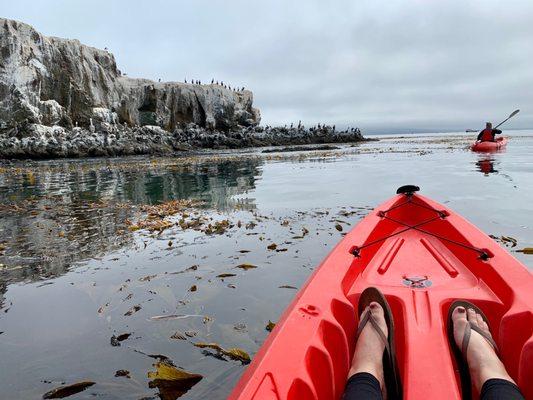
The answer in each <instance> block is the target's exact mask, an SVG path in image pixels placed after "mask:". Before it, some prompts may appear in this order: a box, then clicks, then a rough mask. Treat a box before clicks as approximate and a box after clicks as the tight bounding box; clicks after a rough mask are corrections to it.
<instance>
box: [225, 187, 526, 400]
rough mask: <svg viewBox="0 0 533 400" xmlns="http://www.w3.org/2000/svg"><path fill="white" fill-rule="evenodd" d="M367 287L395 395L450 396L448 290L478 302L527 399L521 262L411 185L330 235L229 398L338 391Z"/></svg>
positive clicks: (327, 395) (453, 378)
mask: <svg viewBox="0 0 533 400" xmlns="http://www.w3.org/2000/svg"><path fill="white" fill-rule="evenodd" d="M412 226H416V227H415V228H409V227H412ZM472 248H474V250H473V249H472ZM354 254H355V255H354ZM369 286H375V287H377V288H379V289H380V290H381V291H382V292H383V293H384V294H385V296H386V298H387V300H388V302H389V303H390V306H391V309H392V313H393V317H394V324H395V335H396V336H395V337H396V348H397V357H398V363H399V367H400V373H401V379H402V385H403V390H404V398H405V399H416V400H418V399H420V400H422V399H424V400H425V399H427V398H431V399H442V400H444V399H446V400H449V399H460V380H459V376H458V375H457V374H456V372H455V371H456V366H455V361H454V359H453V353H452V351H451V349H450V347H449V346H448V342H447V336H446V315H447V312H448V308H449V306H450V304H451V303H452V302H453V301H454V300H456V299H464V300H468V301H470V302H472V303H474V304H476V305H477V306H478V307H480V308H481V309H482V310H483V311H484V313H485V314H486V315H487V317H488V319H489V321H490V325H491V327H492V330H493V332H492V333H493V336H494V338H495V340H496V342H497V343H498V345H499V348H500V351H501V355H502V359H503V361H504V363H505V365H506V367H507V369H508V371H509V373H510V375H511V376H512V377H513V378H514V379H515V380H516V381H517V383H518V384H519V386H520V387H521V389H522V391H523V392H524V394H525V396H526V398H533V381H532V380H531V377H532V376H533V367H532V366H533V277H532V275H531V273H530V272H529V271H528V270H527V269H526V268H525V266H523V265H522V264H521V263H520V262H519V261H517V260H516V259H515V258H513V257H512V256H511V255H510V254H509V253H508V252H507V251H506V250H504V249H503V248H502V247H500V246H499V245H498V244H497V243H496V242H494V241H493V240H492V239H491V238H489V237H488V236H487V235H486V234H484V233H483V232H481V231H480V230H479V229H477V228H476V227H475V226H473V225H472V224H470V223H469V222H468V221H466V220H465V219H463V218H462V217H460V216H459V215H457V214H455V213H453V212H452V211H451V210H448V209H447V208H445V207H444V206H442V205H440V204H438V203H436V202H434V201H432V200H430V199H428V198H426V197H424V196H420V195H416V194H415V195H412V196H410V195H409V196H408V195H404V194H400V195H397V196H395V197H393V198H392V199H390V200H389V201H387V202H385V203H383V204H382V205H380V206H379V207H377V208H376V209H375V210H373V211H372V212H371V213H370V214H369V215H368V216H366V217H365V218H364V219H363V220H362V221H361V222H360V223H359V224H358V225H357V226H356V227H355V228H354V229H353V230H352V231H350V232H349V233H348V234H347V235H346V236H345V237H344V238H343V239H342V240H341V241H340V243H339V244H338V245H337V246H336V247H335V249H334V250H333V251H332V252H331V253H330V254H329V255H328V256H327V257H326V259H325V260H324V261H323V262H322V264H321V265H320V266H319V267H318V268H317V269H316V270H315V272H314V273H313V275H312V276H311V277H310V278H309V279H308V281H307V283H306V285H305V286H304V287H303V288H302V289H301V290H300V291H299V292H298V294H297V295H296V297H295V299H294V300H293V301H292V303H291V304H290V305H289V306H288V308H287V309H286V310H285V312H284V314H283V316H282V317H281V318H280V320H279V321H278V323H277V325H276V327H275V328H274V330H273V331H272V332H271V333H270V335H269V336H268V338H267V340H266V341H265V343H264V344H263V346H262V347H261V348H260V350H259V352H258V353H257V354H256V355H255V357H254V359H253V361H252V363H251V365H250V366H249V367H248V369H247V370H246V371H245V372H244V374H243V375H242V377H241V379H240V381H239V382H238V383H237V385H236V387H235V388H234V390H233V392H232V393H231V395H230V397H229V398H230V399H233V400H237V399H238V400H244V399H254V400H258V399H265V400H266V399H269V400H272V399H320V400H322V399H340V397H341V396H342V393H343V390H344V386H345V383H346V379H347V374H348V370H349V367H350V362H351V358H352V356H353V352H354V348H355V343H354V342H355V331H356V327H357V324H358V320H357V303H358V299H359V296H360V294H361V292H362V291H363V290H364V289H365V288H367V287H369ZM528 378H529V379H528Z"/></svg>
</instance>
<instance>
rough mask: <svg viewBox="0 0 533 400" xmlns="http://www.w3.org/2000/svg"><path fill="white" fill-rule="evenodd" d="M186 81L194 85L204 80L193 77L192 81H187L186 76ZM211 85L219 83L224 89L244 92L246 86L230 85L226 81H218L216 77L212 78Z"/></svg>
mask: <svg viewBox="0 0 533 400" xmlns="http://www.w3.org/2000/svg"><path fill="white" fill-rule="evenodd" d="M184 81H185V83H190V84H193V85H201V84H202V81H201V80H199V79H191V81H190V82H187V78H185V80H184ZM211 85H219V86H222V87H223V88H224V89H228V90H232V91H234V92H244V86H243V87H239V88H237V87H233V88H232V87H231V86H230V85H226V84H225V83H224V81H220V83H219V82H218V81H215V80H214V79H211Z"/></svg>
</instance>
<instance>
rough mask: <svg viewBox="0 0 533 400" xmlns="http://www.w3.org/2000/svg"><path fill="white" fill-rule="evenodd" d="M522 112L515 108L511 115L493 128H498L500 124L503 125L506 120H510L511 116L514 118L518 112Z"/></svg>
mask: <svg viewBox="0 0 533 400" xmlns="http://www.w3.org/2000/svg"><path fill="white" fill-rule="evenodd" d="M519 112H520V110H514V111H513V112H512V113H511V115H509V116H508V117H507V118H506V119H504V120H503V121H502V122H500V123H499V124H498V125H496V126H495V127H494V128H493V129H496V128H497V127H499V126H500V125H502V124H503V123H504V122H507V121H508V120H510V119H511V118H513V117H514V116H515V115H516V114H518V113H519Z"/></svg>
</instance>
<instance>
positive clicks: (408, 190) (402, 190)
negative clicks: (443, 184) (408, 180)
mask: <svg viewBox="0 0 533 400" xmlns="http://www.w3.org/2000/svg"><path fill="white" fill-rule="evenodd" d="M419 190H420V188H419V187H418V186H416V185H405V186H400V187H399V188H398V190H396V194H405V195H408V196H410V195H412V194H414V193H415V192H418V191H419Z"/></svg>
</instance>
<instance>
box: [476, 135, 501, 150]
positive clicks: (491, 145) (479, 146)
mask: <svg viewBox="0 0 533 400" xmlns="http://www.w3.org/2000/svg"><path fill="white" fill-rule="evenodd" d="M506 145H507V138H504V137H501V138H497V139H496V141H494V142H475V143H474V144H472V146H470V149H472V151H478V152H482V153H490V152H494V151H500V150H502V149H503V148H504V147H505V146H506Z"/></svg>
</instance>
